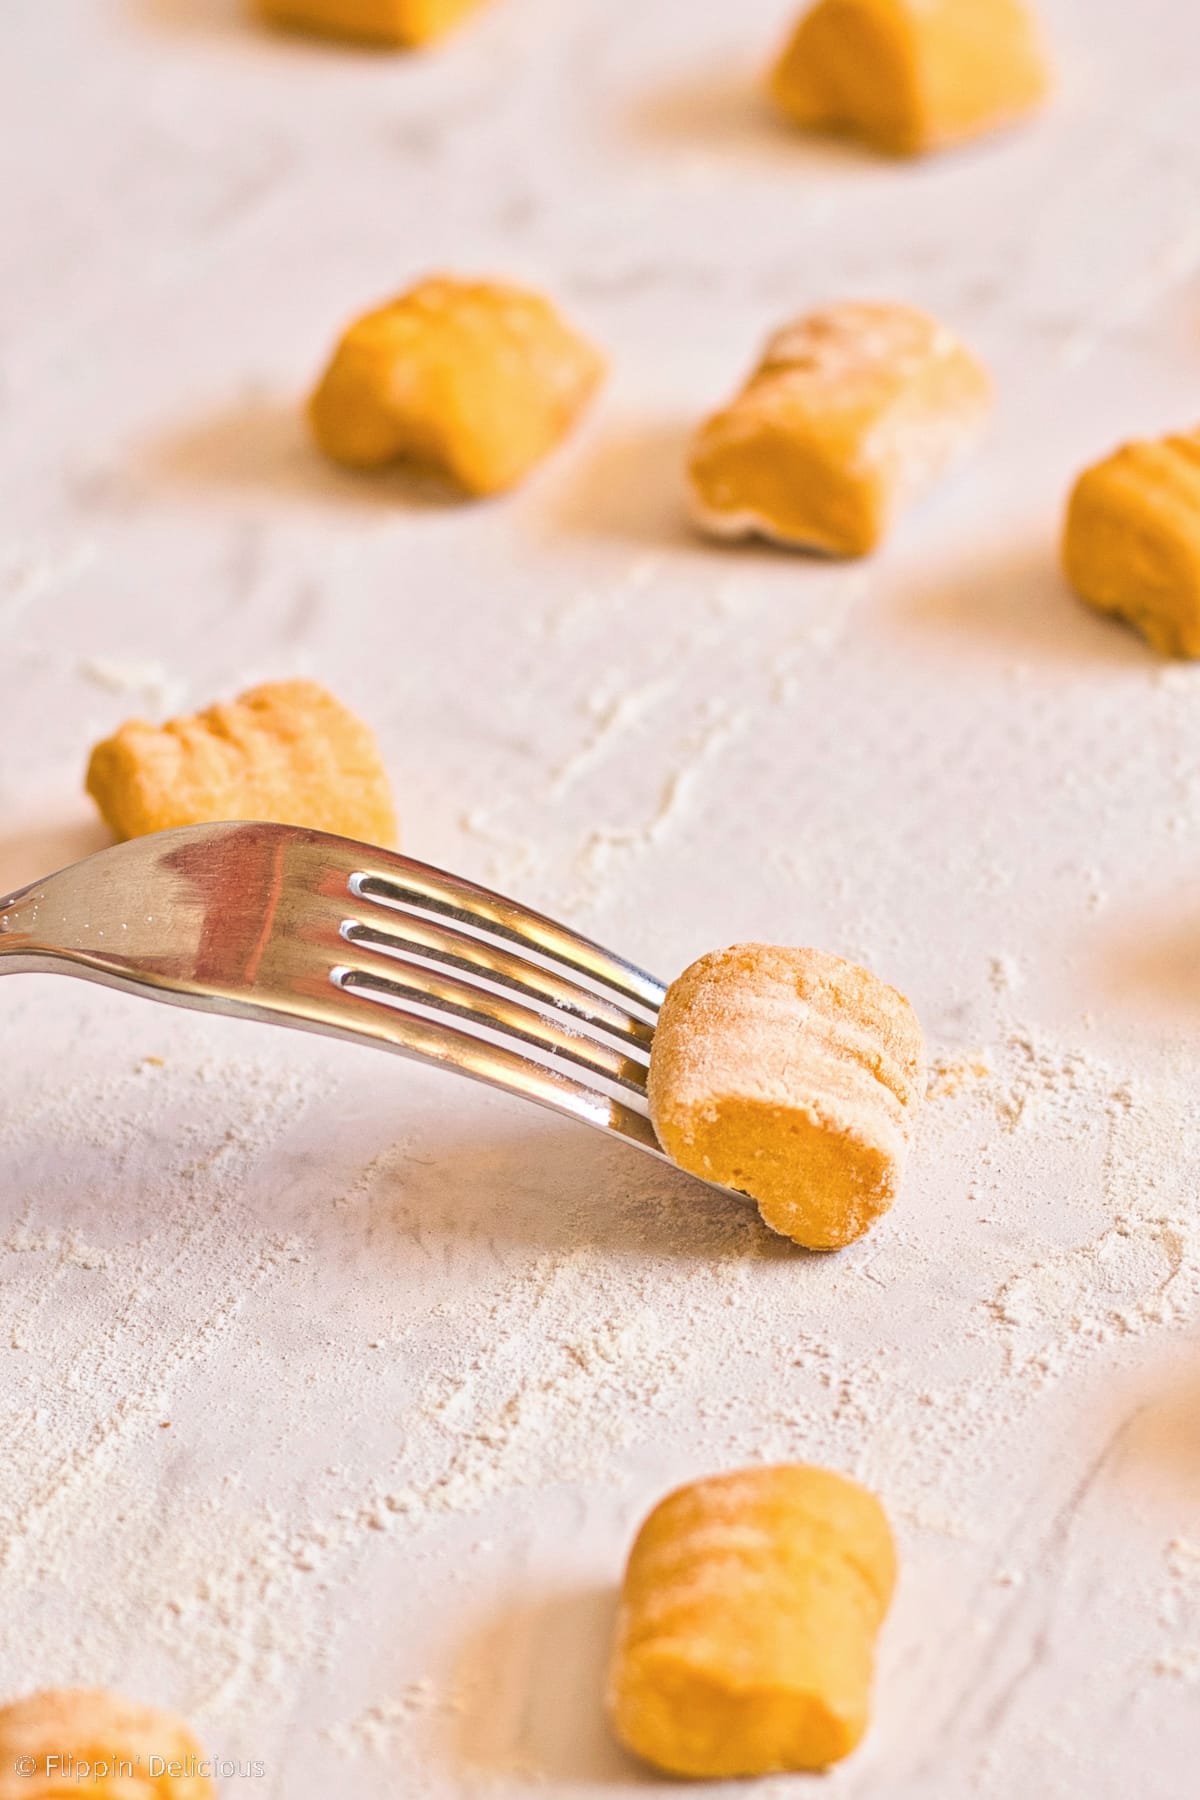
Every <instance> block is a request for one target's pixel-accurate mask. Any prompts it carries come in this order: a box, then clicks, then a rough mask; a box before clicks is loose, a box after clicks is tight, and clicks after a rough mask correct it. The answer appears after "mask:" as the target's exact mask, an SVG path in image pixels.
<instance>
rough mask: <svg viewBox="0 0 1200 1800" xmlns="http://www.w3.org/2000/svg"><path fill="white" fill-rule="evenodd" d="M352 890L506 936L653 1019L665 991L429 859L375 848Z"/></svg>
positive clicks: (645, 976) (621, 963) (646, 976)
mask: <svg viewBox="0 0 1200 1800" xmlns="http://www.w3.org/2000/svg"><path fill="white" fill-rule="evenodd" d="M350 888H351V892H352V893H354V894H355V895H356V897H360V898H362V899H366V900H376V901H378V902H379V903H380V904H381V905H383V906H388V907H392V908H395V909H397V910H403V909H404V908H406V907H418V908H421V909H424V910H426V911H429V912H435V913H441V914H443V915H444V916H446V917H448V918H451V919H457V920H459V921H460V922H461V923H462V924H465V925H472V926H474V927H475V928H476V929H483V930H486V931H489V932H491V933H493V934H494V935H495V936H497V937H502V938H506V939H507V940H508V941H509V942H510V943H514V944H519V945H520V946H521V948H522V949H524V950H528V951H532V952H533V953H534V954H535V955H537V956H547V957H550V958H552V959H554V960H555V961H557V962H560V963H563V964H564V965H565V966H566V967H567V968H569V969H573V970H575V971H576V973H577V974H580V975H585V976H587V977H588V978H589V979H590V980H592V981H597V982H600V983H601V984H602V985H603V986H604V987H607V988H611V989H612V990H613V992H615V993H617V994H620V995H621V996H622V998H623V999H625V1000H628V1001H631V1002H632V1003H633V1004H634V1005H636V1006H638V1007H641V1008H643V1009H644V1010H645V1011H646V1012H648V1013H649V1014H650V1015H651V1016H652V1017H653V1016H654V1015H655V1014H657V1012H658V1009H659V1007H660V1006H661V1005H662V1002H663V998H664V996H665V994H666V989H665V987H664V986H663V984H662V982H660V981H656V980H655V978H654V976H653V975H649V974H647V973H646V971H645V970H644V969H639V968H638V967H637V966H636V965H635V964H634V963H628V962H625V961H624V960H623V959H622V958H621V957H618V956H614V955H613V954H612V952H611V951H608V950H605V949H604V948H603V947H602V946H601V945H600V944H596V943H593V942H592V941H591V940H590V939H589V938H585V937H580V936H579V935H578V934H577V933H576V932H573V931H568V930H567V929H566V928H565V927H564V926H562V925H558V924H556V923H555V921H554V920H553V919H547V918H546V917H545V916H544V915H543V914H541V913H535V912H530V911H529V909H528V908H527V907H524V906H520V905H518V903H517V902H516V901H515V900H508V899H506V898H505V897H504V896H503V895H502V894H495V893H493V892H491V890H490V889H488V888H483V887H478V886H477V885H476V884H475V883H474V882H472V881H463V880H461V879H460V878H459V877H458V876H455V875H448V874H446V873H445V872H444V871H443V870H441V869H435V868H432V867H431V866H430V865H429V864H428V863H418V862H413V861H411V860H410V859H409V858H408V857H401V856H392V855H389V854H388V853H387V852H375V853H374V856H373V859H372V861H371V862H370V863H368V862H367V860H366V859H365V858H364V859H363V860H362V862H361V863H360V865H359V868H358V869H357V870H356V872H355V874H354V875H353V876H352V877H351V881H350Z"/></svg>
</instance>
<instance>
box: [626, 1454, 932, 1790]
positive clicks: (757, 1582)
mask: <svg viewBox="0 0 1200 1800" xmlns="http://www.w3.org/2000/svg"><path fill="white" fill-rule="evenodd" d="M895 1584H896V1551H895V1545H894V1542H893V1539H892V1533H891V1530H890V1528H889V1526H888V1521H887V1516H886V1514H885V1513H884V1510H883V1508H882V1506H881V1505H880V1504H879V1501H878V1500H877V1499H876V1498H875V1496H874V1495H873V1494H869V1493H868V1492H867V1491H866V1489H865V1488H861V1487H859V1486H858V1484H857V1483H856V1482H853V1481H849V1480H847V1479H845V1478H844V1477H843V1476H841V1475H834V1474H831V1473H830V1472H829V1471H828V1470H826V1469H814V1468H806V1467H804V1466H801V1465H792V1466H783V1467H779V1468H761V1469H746V1470H743V1471H741V1472H740V1473H737V1474H732V1475H718V1476H715V1477H714V1478H712V1479H711V1480H708V1481H697V1482H694V1483H692V1484H691V1485H690V1486H688V1487H683V1488H680V1489H678V1490H677V1492H675V1493H673V1494H671V1495H669V1496H668V1497H667V1499H665V1500H664V1501H662V1502H661V1504H660V1505H658V1506H657V1507H655V1509H654V1511H653V1512H652V1513H651V1514H650V1517H649V1518H648V1519H647V1520H646V1523H645V1524H644V1525H643V1526H642V1529H641V1531H640V1532H639V1533H638V1536H637V1541H636V1542H635V1544H634V1546H633V1550H632V1552H631V1554H630V1558H629V1567H628V1569H627V1570H626V1573H625V1585H624V1589H623V1592H622V1604H621V1611H620V1615H619V1618H618V1622H617V1640H616V1647H615V1652H614V1656H613V1663H612V1671H611V1675H610V1680H609V1712H610V1716H611V1718H612V1722H613V1725H614V1727H615V1730H616V1733H617V1736H618V1737H619V1738H620V1739H621V1741H622V1743H624V1744H625V1745H626V1747H627V1748H628V1749H630V1750H632V1751H634V1752H635V1753H636V1754H637V1755H638V1756H640V1757H643V1758H644V1759H645V1761H647V1762H649V1763H653V1764H654V1765H655V1766H656V1767H657V1768H660V1769H665V1770H667V1771H668V1772H669V1773H670V1774H673V1775H693V1776H707V1777H710V1778H720V1777H731V1776H738V1775H766V1774H769V1773H771V1772H773V1771H775V1770H787V1769H823V1768H826V1767H827V1766H828V1765H829V1764H830V1763H834V1762H838V1761H839V1760H840V1759H841V1758H842V1757H844V1756H848V1755H849V1754H850V1752H851V1751H852V1750H853V1749H854V1748H855V1746H856V1745H857V1744H858V1743H859V1741H860V1740H861V1738H862V1736H863V1733H864V1732H865V1731H866V1728H867V1722H868V1716H869V1711H870V1693H871V1678H872V1673H873V1664H874V1657H875V1640H876V1637H877V1636H878V1633H879V1629H880V1626H881V1625H882V1623H883V1620H884V1617H885V1615H886V1613H887V1610H888V1606H889V1604H890V1602H891V1598H892V1592H893V1589H894V1587H895Z"/></svg>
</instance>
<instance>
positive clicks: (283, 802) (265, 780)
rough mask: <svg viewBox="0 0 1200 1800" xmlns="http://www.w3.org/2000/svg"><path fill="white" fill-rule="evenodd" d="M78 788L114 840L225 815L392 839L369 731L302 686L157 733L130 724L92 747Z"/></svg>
mask: <svg viewBox="0 0 1200 1800" xmlns="http://www.w3.org/2000/svg"><path fill="white" fill-rule="evenodd" d="M87 789H88V792H89V793H90V794H91V796H92V798H93V799H94V800H95V802H96V804H97V806H98V807H99V808H100V811H101V813H102V815H103V817H104V819H105V821H106V822H107V824H108V825H109V826H110V827H111V829H112V830H113V831H114V832H115V834H116V835H117V837H119V838H131V837H140V836H142V835H143V834H144V833H146V832H150V831H166V830H168V829H170V828H171V827H172V826H175V825H203V824H215V823H218V822H220V821H222V820H226V819H262V820H265V821H267V822H270V823H274V824H279V825H307V826H309V827H311V828H312V829H313V830H315V831H331V832H334V833H336V834H338V835H339V836H342V837H353V838H363V839H365V840H366V841H367V842H369V843H376V844H384V845H390V844H392V843H393V842H394V840H395V837H396V814H395V810H394V808H393V805H392V796H391V788H390V784H389V782H388V778H387V773H386V771H385V769H384V767H383V763H382V761H381V759H380V755H379V749H378V746H377V744H376V742H375V738H374V736H373V734H372V733H371V731H370V730H369V729H368V728H367V726H366V725H364V724H363V722H362V720H361V719H358V718H356V717H355V715H354V714H353V713H352V712H350V711H349V709H348V708H347V707H345V706H343V705H342V704H341V702H340V701H339V700H335V699H334V697H333V695H332V694H330V693H328V692H327V691H326V690H325V689H324V688H322V687H319V686H318V685H317V683H316V682H314V681H276V682H268V683H266V684H265V685H263V686H262V687H256V688H251V689H250V690H249V691H248V692H247V693H245V694H243V695H242V696H241V698H240V699H238V700H234V701H233V702H231V703H230V704H228V705H218V706H210V707H209V708H208V710H207V711H206V712H202V713H193V714H191V715H189V716H188V717H185V718H181V719H172V720H171V721H170V722H169V723H168V724H166V725H151V724H149V723H147V721H146V720H144V719H131V720H129V722H128V723H127V724H125V725H122V726H121V728H120V730H119V731H117V732H116V733H115V734H114V735H113V736H112V737H110V738H106V739H105V741H104V742H103V743H101V744H97V745H96V748H95V749H94V750H93V751H92V755H91V761H90V763H89V765H88V772H87Z"/></svg>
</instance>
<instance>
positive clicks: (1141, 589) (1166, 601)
mask: <svg viewBox="0 0 1200 1800" xmlns="http://www.w3.org/2000/svg"><path fill="white" fill-rule="evenodd" d="M1063 565H1064V567H1065V569H1066V573H1067V578H1068V580H1069V581H1070V583H1071V585H1072V586H1073V587H1074V589H1075V591H1076V593H1078V594H1079V595H1080V597H1081V598H1082V599H1084V600H1086V601H1087V602H1088V604H1089V605H1090V606H1094V607H1096V608H1097V609H1098V610H1099V611H1100V612H1106V613H1114V614H1116V615H1117V616H1119V617H1120V618H1123V619H1126V620H1128V622H1129V623H1130V624H1131V625H1133V626H1134V627H1135V628H1136V629H1137V630H1138V631H1140V632H1141V633H1142V636H1143V637H1145V638H1146V639H1147V640H1148V642H1149V643H1151V644H1152V645H1153V646H1154V648H1155V649H1156V650H1159V651H1161V652H1162V654H1163V655H1164V656H1181V657H1193V656H1200V431H1193V432H1182V433H1179V434H1177V435H1175V436H1173V437H1166V438H1162V439H1159V440H1151V441H1145V440H1143V441H1141V442H1138V443H1132V444H1126V445H1125V446H1124V447H1123V448H1122V449H1120V450H1118V451H1117V452H1116V453H1115V454H1114V455H1112V456H1109V457H1106V458H1105V460H1104V461H1103V462H1099V463H1097V464H1096V465H1095V466H1094V467H1093V468H1091V469H1087V470H1085V471H1084V473H1083V474H1082V475H1081V476H1080V477H1079V480H1078V481H1077V482H1076V484H1075V488H1074V491H1073V493H1072V495H1071V500H1070V504H1069V506H1068V508H1067V522H1066V530H1065V532H1064V536H1063Z"/></svg>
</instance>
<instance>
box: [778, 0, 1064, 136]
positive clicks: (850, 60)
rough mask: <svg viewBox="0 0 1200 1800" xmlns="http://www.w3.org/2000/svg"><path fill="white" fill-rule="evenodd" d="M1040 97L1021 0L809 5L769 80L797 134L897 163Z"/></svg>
mask: <svg viewBox="0 0 1200 1800" xmlns="http://www.w3.org/2000/svg"><path fill="white" fill-rule="evenodd" d="M1048 86H1049V74H1048V67H1047V60H1046V55H1045V51H1044V49H1043V46H1042V42H1041V36H1040V33H1039V31H1038V29H1037V26H1036V24H1035V21H1034V19H1033V16H1032V14H1031V13H1030V11H1029V9H1028V7H1027V6H1026V5H1025V3H1024V0H818V4H817V5H816V6H814V7H813V8H812V10H811V11H810V12H808V13H806V14H805V15H804V17H803V18H801V20H800V21H799V23H798V24H797V26H796V27H795V30H794V31H793V33H792V35H791V37H790V39H789V40H788V43H787V45H786V48H785V49H784V51H783V53H782V55H781V56H780V58H779V61H778V62H777V64H776V66H775V69H774V72H773V74H772V77H771V88H772V92H773V94H774V97H775V100H776V103H777V104H778V105H779V107H780V108H781V109H782V111H783V112H784V113H786V114H787V116H788V117H789V118H790V119H792V120H793V121H794V122H795V123H796V124H797V125H803V126H806V127H813V128H816V129H818V130H822V129H823V130H833V131H844V132H848V133H851V134H854V135H856V136H858V137H860V138H862V139H864V140H865V141H866V142H867V143H868V144H871V145H872V146H874V147H875V148H876V149H878V150H882V151H885V152H890V153H892V154H894V155H900V156H911V155H916V154H919V153H920V152H922V151H928V150H937V149H940V148H942V147H943V146H944V145H947V144H955V143H959V142H961V141H962V140H963V139H966V138H972V137H978V136H979V135H980V134H981V133H983V132H987V131H992V130H994V129H996V128H997V127H998V126H1002V125H1008V124H1010V123H1011V122H1012V121H1013V120H1015V119H1018V118H1020V117H1021V116H1022V115H1023V114H1025V113H1028V112H1030V111H1032V110H1033V109H1034V108H1035V107H1037V106H1038V105H1039V104H1040V103H1041V101H1042V100H1043V98H1044V97H1045V94H1046V91H1047V88H1048Z"/></svg>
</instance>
